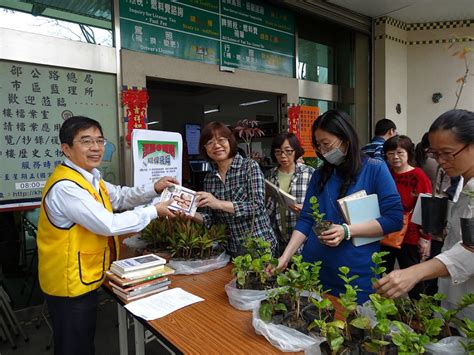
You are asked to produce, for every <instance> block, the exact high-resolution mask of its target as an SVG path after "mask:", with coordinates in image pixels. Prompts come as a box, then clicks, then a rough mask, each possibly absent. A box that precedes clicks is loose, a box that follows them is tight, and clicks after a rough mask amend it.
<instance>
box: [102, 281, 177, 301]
mask: <svg viewBox="0 0 474 355" xmlns="http://www.w3.org/2000/svg"><path fill="white" fill-rule="evenodd" d="M157 280H158V279H156V280H153V281H152V282H151V283H150V282H145V283H142V284H138V285H134V286H133V287H126V288H123V287H120V286H118V285H116V284H115V283H113V282H110V286H111V287H112V288H115V289H116V290H118V291H120V292H122V293H123V294H125V295H127V296H136V295H140V294H143V293H147V292H149V291H152V290H155V289H158V288H161V287H163V286H168V285H169V284H170V283H171V281H170V280H168V278H166V277H165V278H163V279H162V280H161V281H157Z"/></svg>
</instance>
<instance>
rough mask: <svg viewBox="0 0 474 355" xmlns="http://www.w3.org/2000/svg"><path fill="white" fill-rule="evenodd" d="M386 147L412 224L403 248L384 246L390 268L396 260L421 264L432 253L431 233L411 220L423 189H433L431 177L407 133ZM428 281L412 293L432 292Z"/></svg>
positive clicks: (404, 264) (405, 264)
mask: <svg viewBox="0 0 474 355" xmlns="http://www.w3.org/2000/svg"><path fill="white" fill-rule="evenodd" d="M383 150H384V152H385V156H386V159H387V164H388V166H389V168H390V173H391V174H392V176H393V180H394V181H395V185H396V186H397V190H398V193H399V194H400V198H401V199H402V205H403V213H404V214H406V215H407V218H408V227H407V229H406V233H405V236H404V238H403V242H402V244H401V246H400V248H395V247H393V246H386V245H383V246H382V250H384V251H388V252H389V253H390V254H388V255H387V256H386V257H385V260H386V263H385V267H386V268H387V272H391V271H392V270H393V269H394V267H395V261H398V265H399V266H400V268H401V269H404V268H407V267H410V266H412V265H415V264H418V263H419V262H420V261H422V260H426V259H427V258H428V257H429V256H430V251H431V237H430V236H429V235H427V234H424V233H422V232H421V231H420V229H421V227H420V226H419V225H417V224H414V223H412V222H411V212H412V211H413V209H414V208H415V204H416V200H417V199H418V195H419V194H420V193H431V181H430V179H429V178H428V176H427V175H426V174H425V172H424V171H423V170H421V168H418V167H415V166H414V165H415V163H414V155H415V147H414V144H413V142H412V141H411V139H410V138H409V137H407V136H404V135H401V136H395V137H392V138H390V139H389V140H387V141H386V142H385V143H384V145H383ZM428 286H430V285H429V284H428V283H426V284H425V283H419V284H418V285H417V286H416V287H415V288H414V289H413V290H412V291H411V292H410V293H409V295H410V297H411V298H415V299H419V298H420V293H428V289H427V288H428Z"/></svg>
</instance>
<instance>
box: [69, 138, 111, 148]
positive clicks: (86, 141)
mask: <svg viewBox="0 0 474 355" xmlns="http://www.w3.org/2000/svg"><path fill="white" fill-rule="evenodd" d="M74 142H79V143H81V145H82V146H84V147H86V148H91V147H92V146H93V145H94V144H97V145H98V146H99V147H103V146H105V145H106V144H107V139H105V138H96V139H93V138H81V139H79V140H77V141H74Z"/></svg>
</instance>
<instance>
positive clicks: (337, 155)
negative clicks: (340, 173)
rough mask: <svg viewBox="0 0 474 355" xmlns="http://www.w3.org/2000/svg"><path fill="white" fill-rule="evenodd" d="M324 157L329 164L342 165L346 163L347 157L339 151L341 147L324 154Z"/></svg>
mask: <svg viewBox="0 0 474 355" xmlns="http://www.w3.org/2000/svg"><path fill="white" fill-rule="evenodd" d="M323 157H324V159H326V161H327V162H328V163H329V164H332V165H340V164H341V163H342V162H343V161H344V158H345V157H346V155H345V154H344V153H343V152H342V151H341V150H340V149H339V147H337V148H334V149H332V150H330V151H329V152H327V153H324V154H323Z"/></svg>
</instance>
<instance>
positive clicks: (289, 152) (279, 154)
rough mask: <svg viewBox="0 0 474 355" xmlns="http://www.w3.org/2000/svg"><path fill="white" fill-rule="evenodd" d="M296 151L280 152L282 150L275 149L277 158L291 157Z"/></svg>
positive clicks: (286, 150)
mask: <svg viewBox="0 0 474 355" xmlns="http://www.w3.org/2000/svg"><path fill="white" fill-rule="evenodd" d="M294 152H295V151H294V150H293V149H285V150H280V149H275V152H274V153H275V155H276V156H277V157H279V156H282V155H283V154H285V155H286V156H287V157H289V156H291V155H292V154H293V153H294Z"/></svg>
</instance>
